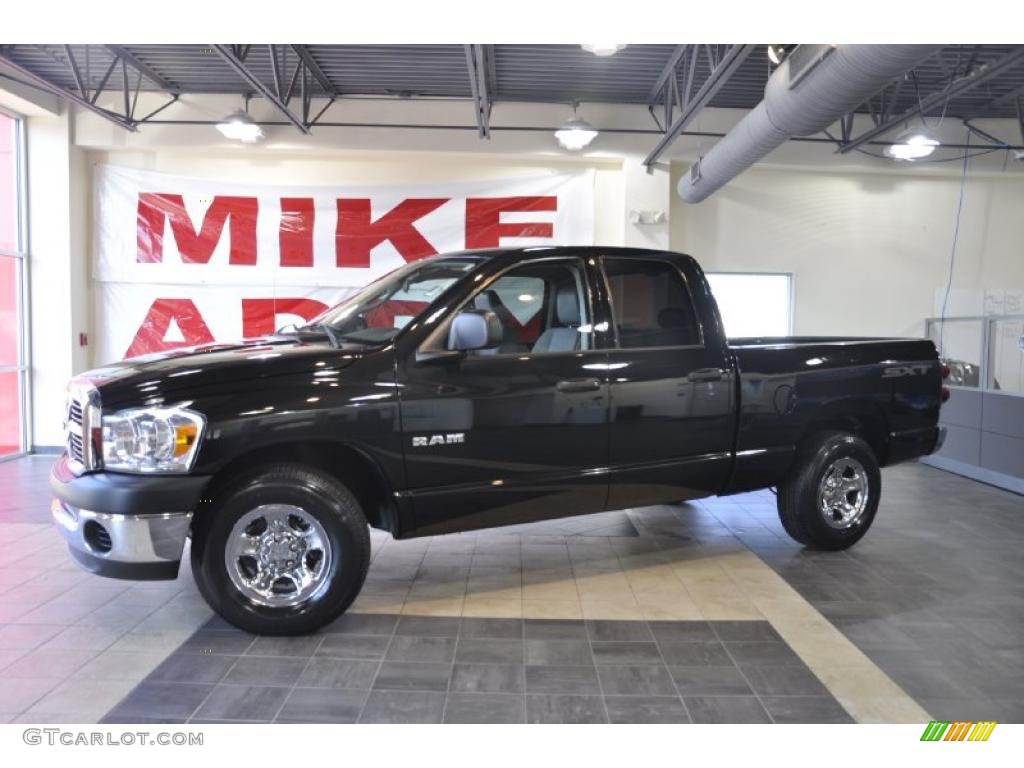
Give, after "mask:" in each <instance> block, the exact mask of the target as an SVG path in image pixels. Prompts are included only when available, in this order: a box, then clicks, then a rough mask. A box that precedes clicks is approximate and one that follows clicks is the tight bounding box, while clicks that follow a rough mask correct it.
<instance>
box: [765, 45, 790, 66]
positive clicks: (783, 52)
mask: <svg viewBox="0 0 1024 768" xmlns="http://www.w3.org/2000/svg"><path fill="white" fill-rule="evenodd" d="M794 47H795V46H793V45H769V46H768V61H770V62H771V63H772V64H774V65H775V66H776V67H777V66H779V64H781V63H782V62H783V61H785V60H786V57H787V56H789V52H790V51H791V50H792V49H793V48H794Z"/></svg>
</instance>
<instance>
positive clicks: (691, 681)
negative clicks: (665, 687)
mask: <svg viewBox="0 0 1024 768" xmlns="http://www.w3.org/2000/svg"><path fill="white" fill-rule="evenodd" d="M668 671H669V674H670V675H672V679H673V681H675V684H676V688H677V689H678V690H679V693H680V695H682V696H735V695H744V694H746V695H750V694H752V693H753V691H751V690H750V686H749V685H748V684H747V680H746V678H745V677H744V676H743V673H742V672H740V670H739V669H738V668H737V667H735V666H730V667H669V670H668Z"/></svg>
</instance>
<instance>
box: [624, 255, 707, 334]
mask: <svg viewBox="0 0 1024 768" xmlns="http://www.w3.org/2000/svg"><path fill="white" fill-rule="evenodd" d="M604 270H605V274H606V275H607V278H608V287H609V288H610V290H611V299H612V313H613V315H614V317H615V329H616V333H617V336H618V339H619V346H620V347H622V348H623V349H628V348H637V347H682V346H692V345H695V344H700V343H701V340H700V325H698V323H697V316H696V313H695V312H694V309H693V300H692V299H691V298H690V291H689V290H688V289H687V287H686V283H685V282H684V281H683V276H682V275H681V274H680V273H679V270H678V269H676V268H675V267H674V266H673V265H671V264H669V263H668V262H664V261H648V260H645V259H635V258H606V259H605V260H604Z"/></svg>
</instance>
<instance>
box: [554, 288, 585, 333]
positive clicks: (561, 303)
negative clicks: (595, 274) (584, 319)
mask: <svg viewBox="0 0 1024 768" xmlns="http://www.w3.org/2000/svg"><path fill="white" fill-rule="evenodd" d="M555 313H556V314H557V316H558V322H559V323H561V324H562V325H565V326H576V325H579V324H580V299H579V294H578V293H577V292H576V286H575V285H564V286H562V287H561V288H559V289H558V293H557V294H556V296H555Z"/></svg>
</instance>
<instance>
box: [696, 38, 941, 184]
mask: <svg viewBox="0 0 1024 768" xmlns="http://www.w3.org/2000/svg"><path fill="white" fill-rule="evenodd" d="M939 47H940V46H937V45H840V46H836V47H835V48H834V50H828V49H827V48H826V47H824V46H822V47H821V48H820V50H819V53H820V54H821V55H823V58H822V59H821V60H820V61H818V62H817V64H813V63H810V64H808V62H813V57H811V58H808V57H807V56H806V55H800V54H801V53H804V54H808V53H810V54H813V53H815V52H814V51H813V50H812V49H813V48H815V46H806V48H805V47H804V46H800V47H799V48H797V49H796V50H795V51H794V52H793V53H792V54H790V55H789V57H787V58H786V60H785V61H783V62H782V64H781V65H780V66H779V67H778V69H776V70H775V72H774V73H773V74H772V76H771V77H770V78H769V79H768V83H767V85H765V89H764V100H763V101H762V102H761V103H760V104H758V105H757V106H756V107H755V108H754V109H753V110H751V111H750V112H749V113H747V115H746V116H745V117H744V118H743V119H742V120H741V121H740V122H739V123H738V124H737V125H736V126H735V127H734V128H733V129H732V130H731V131H729V132H728V133H727V134H726V135H725V137H724V138H723V139H722V140H721V141H719V142H718V143H717V144H716V145H715V146H714V147H712V149H711V151H710V152H708V154H706V155H705V156H704V157H702V158H701V159H700V160H698V161H697V162H696V163H694V165H693V166H692V167H691V169H690V173H688V174H687V175H686V176H684V177H683V178H682V179H681V180H680V182H679V187H678V192H679V196H680V197H681V198H682V199H683V200H685V201H686V202H688V203H699V202H700V201H701V200H704V199H705V198H707V197H708V196H709V195H711V194H712V193H713V192H715V191H716V190H718V189H719V188H721V187H723V186H724V185H725V184H727V183H728V182H729V181H731V180H732V179H734V178H735V177H736V176H738V175H739V174H741V173H742V172H743V171H745V170H746V169H747V168H749V167H750V166H752V165H753V164H754V163H756V162H757V161H758V160H761V159H762V158H763V157H764V156H765V155H767V154H768V153H769V152H771V151H772V150H774V149H776V148H778V147H779V146H781V145H782V144H783V143H785V142H786V141H787V140H788V139H791V138H794V137H798V136H810V135H812V134H815V133H818V132H819V131H823V130H825V129H826V128H828V127H829V126H830V125H832V123H834V122H835V121H836V120H838V119H839V118H841V117H842V116H843V115H845V114H847V113H849V112H851V111H852V110H854V109H856V108H857V107H858V106H860V105H861V104H863V103H864V102H865V101H866V100H867V99H869V98H870V97H871V96H873V95H874V94H876V93H877V92H878V91H880V90H882V88H884V87H885V86H886V85H888V84H889V83H890V82H892V81H893V80H894V79H896V78H897V77H900V76H901V75H903V74H905V73H906V72H908V71H909V70H911V69H913V68H914V67H915V66H917V65H918V64H920V63H921V62H922V61H923V60H924V59H926V58H928V57H929V56H931V55H932V54H933V53H934V52H935V51H936V50H938V48H939ZM801 48H804V51H803V52H801V51H800V49H801ZM794 67H796V69H794ZM801 72H803V73H805V74H803V76H801Z"/></svg>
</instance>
